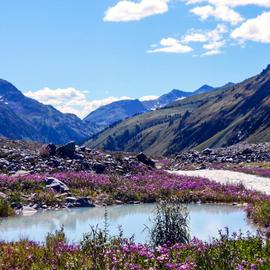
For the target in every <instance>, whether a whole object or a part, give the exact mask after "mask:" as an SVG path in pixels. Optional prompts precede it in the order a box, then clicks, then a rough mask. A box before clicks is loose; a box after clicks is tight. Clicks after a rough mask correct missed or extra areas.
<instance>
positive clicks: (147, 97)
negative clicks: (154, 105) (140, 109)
mask: <svg viewBox="0 0 270 270" xmlns="http://www.w3.org/2000/svg"><path fill="white" fill-rule="evenodd" d="M158 98H159V96H142V97H141V98H140V99H139V100H140V101H148V100H155V99H158Z"/></svg>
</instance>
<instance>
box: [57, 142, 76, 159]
mask: <svg viewBox="0 0 270 270" xmlns="http://www.w3.org/2000/svg"><path fill="white" fill-rule="evenodd" d="M75 150H76V144H75V142H73V141H72V142H69V143H67V144H65V145H62V146H60V147H58V148H57V149H56V154H57V155H58V156H60V157H69V158H73V157H74V156H75Z"/></svg>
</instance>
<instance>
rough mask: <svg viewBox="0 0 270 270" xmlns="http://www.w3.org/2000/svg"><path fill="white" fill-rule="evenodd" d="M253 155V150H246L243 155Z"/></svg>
mask: <svg viewBox="0 0 270 270" xmlns="http://www.w3.org/2000/svg"><path fill="white" fill-rule="evenodd" d="M252 153H253V150H252V149H250V148H246V149H244V150H243V151H242V155H250V154H252Z"/></svg>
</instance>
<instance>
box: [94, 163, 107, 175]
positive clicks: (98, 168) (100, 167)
mask: <svg viewBox="0 0 270 270" xmlns="http://www.w3.org/2000/svg"><path fill="white" fill-rule="evenodd" d="M92 169H93V171H94V172H96V173H104V172H105V170H106V166H105V165H104V164H102V163H95V164H94V165H93V166H92Z"/></svg>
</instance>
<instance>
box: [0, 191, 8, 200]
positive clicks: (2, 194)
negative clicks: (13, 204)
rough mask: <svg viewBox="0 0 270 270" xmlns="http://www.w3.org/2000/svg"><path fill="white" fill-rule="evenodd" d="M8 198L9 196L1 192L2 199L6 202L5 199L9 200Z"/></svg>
mask: <svg viewBox="0 0 270 270" xmlns="http://www.w3.org/2000/svg"><path fill="white" fill-rule="evenodd" d="M7 197H8V196H7V195H6V194H5V193H3V192H0V199H2V200H5V199H7Z"/></svg>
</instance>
